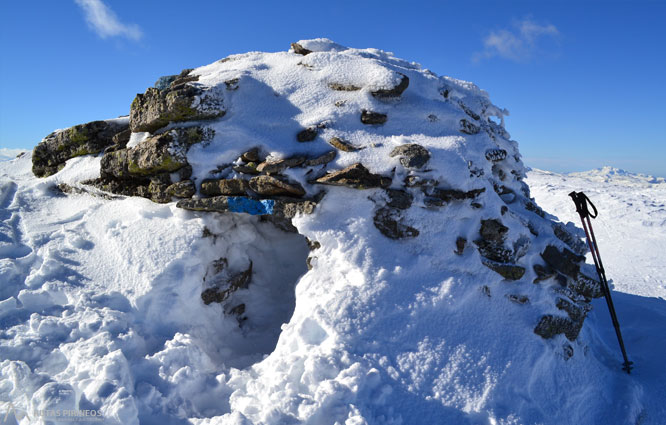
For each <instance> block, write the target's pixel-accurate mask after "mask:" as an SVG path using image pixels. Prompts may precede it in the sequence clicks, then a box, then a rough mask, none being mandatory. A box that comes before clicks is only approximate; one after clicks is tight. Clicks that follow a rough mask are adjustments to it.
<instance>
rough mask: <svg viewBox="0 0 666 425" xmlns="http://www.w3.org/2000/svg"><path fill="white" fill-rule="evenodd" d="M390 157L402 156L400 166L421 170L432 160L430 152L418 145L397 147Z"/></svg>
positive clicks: (411, 144)
mask: <svg viewBox="0 0 666 425" xmlns="http://www.w3.org/2000/svg"><path fill="white" fill-rule="evenodd" d="M389 156H390V157H394V156H400V164H402V166H403V167H405V168H421V167H423V166H424V165H426V163H427V162H428V160H430V152H429V151H428V150H427V149H426V148H424V147H423V146H421V145H419V144H416V143H410V144H407V145H401V146H397V147H396V148H395V149H393V150H392V151H391V153H390V154H389Z"/></svg>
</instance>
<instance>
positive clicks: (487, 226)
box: [479, 219, 509, 243]
mask: <svg viewBox="0 0 666 425" xmlns="http://www.w3.org/2000/svg"><path fill="white" fill-rule="evenodd" d="M508 231H509V228H508V227H506V226H505V225H503V224H502V222H501V221H499V220H498V219H491V220H481V228H480V229H479V234H480V235H481V237H482V238H483V239H484V240H486V241H489V242H496V243H502V242H504V239H506V234H507V232H508Z"/></svg>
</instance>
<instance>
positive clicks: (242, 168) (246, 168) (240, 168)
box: [231, 162, 261, 175]
mask: <svg viewBox="0 0 666 425" xmlns="http://www.w3.org/2000/svg"><path fill="white" fill-rule="evenodd" d="M231 169H232V170H234V171H235V172H237V173H241V174H253V175H256V174H261V173H259V170H257V163H256V162H248V163H247V164H242V165H234V166H233V167H231Z"/></svg>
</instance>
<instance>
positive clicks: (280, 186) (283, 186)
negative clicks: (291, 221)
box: [250, 176, 305, 197]
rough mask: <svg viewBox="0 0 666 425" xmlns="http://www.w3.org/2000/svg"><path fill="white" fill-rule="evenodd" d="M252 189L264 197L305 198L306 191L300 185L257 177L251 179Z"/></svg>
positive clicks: (271, 178)
mask: <svg viewBox="0 0 666 425" xmlns="http://www.w3.org/2000/svg"><path fill="white" fill-rule="evenodd" d="M250 188H251V189H252V190H254V191H255V192H257V193H258V194H259V195H264V196H280V195H287V196H297V197H300V196H303V195H305V189H303V187H302V186H301V185H300V184H298V183H290V182H286V181H283V180H279V179H277V178H275V177H271V176H256V177H252V178H251V179H250Z"/></svg>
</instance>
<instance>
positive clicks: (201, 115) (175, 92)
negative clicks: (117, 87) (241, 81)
mask: <svg viewBox="0 0 666 425" xmlns="http://www.w3.org/2000/svg"><path fill="white" fill-rule="evenodd" d="M198 79H199V77H198V76H196V75H192V74H191V70H189V69H186V70H184V71H183V72H181V73H180V75H177V76H169V77H166V78H165V77H162V78H160V80H158V82H157V83H156V87H151V88H149V89H148V90H146V92H145V93H143V94H137V95H136V98H134V101H133V102H132V105H131V107H130V120H129V123H130V128H131V130H132V132H144V131H147V132H150V133H152V132H154V131H156V130H158V129H160V128H162V127H164V126H166V125H168V124H169V123H170V122H175V123H178V122H184V121H199V120H209V119H213V118H220V117H222V116H224V114H225V113H226V111H225V109H224V102H223V100H222V96H221V92H220V91H219V90H216V89H203V88H202V87H199V86H197V85H195V82H196V81H197V80H198Z"/></svg>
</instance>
